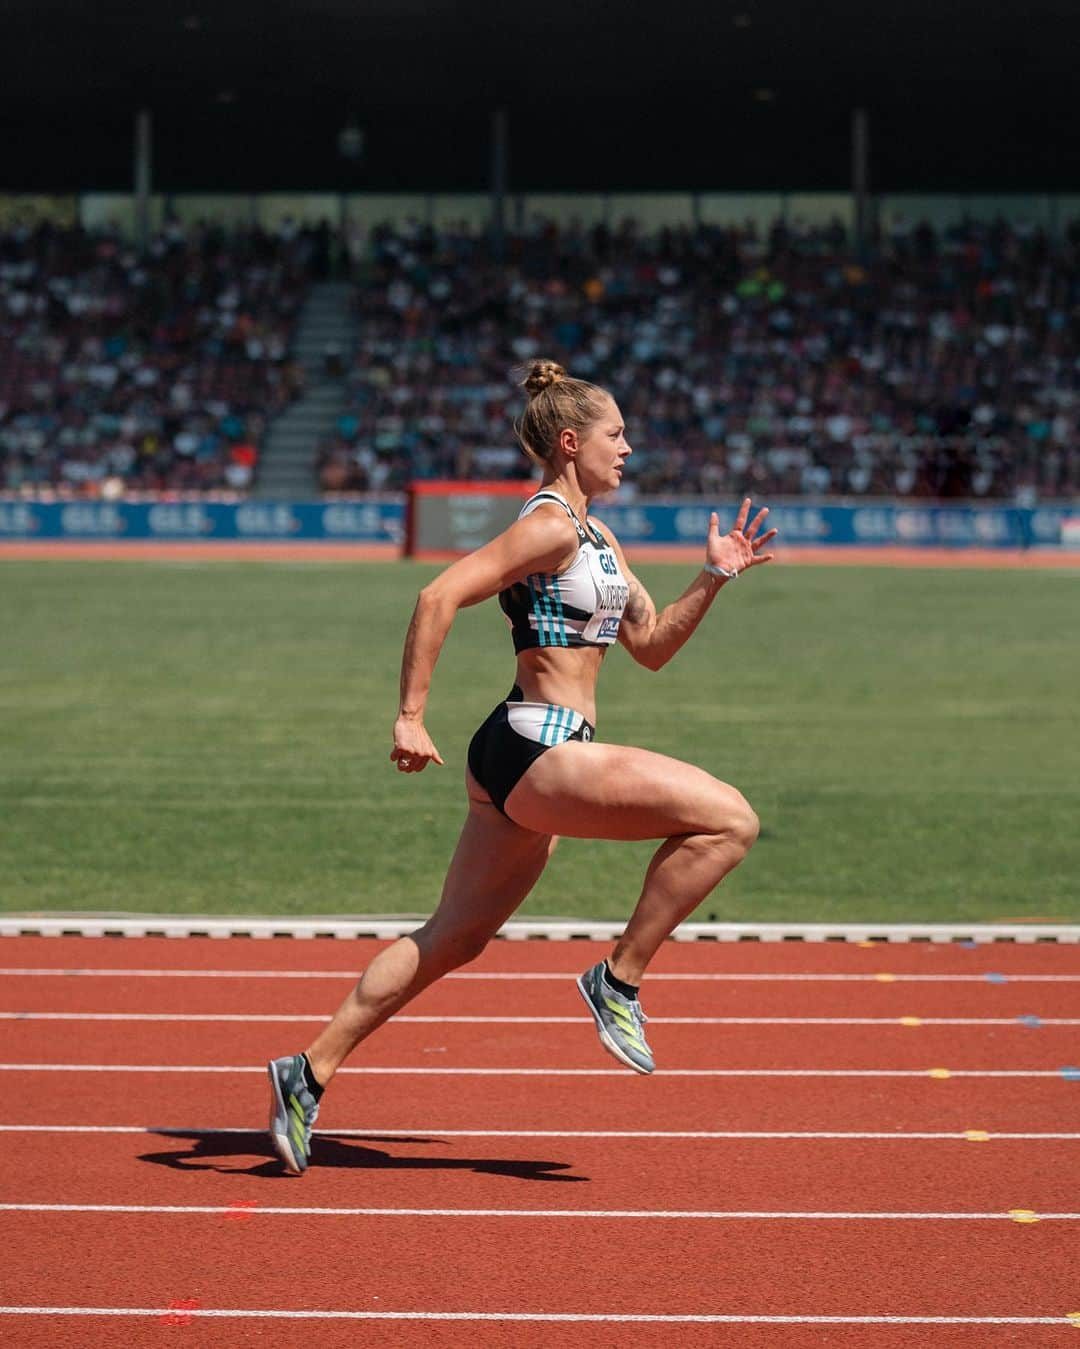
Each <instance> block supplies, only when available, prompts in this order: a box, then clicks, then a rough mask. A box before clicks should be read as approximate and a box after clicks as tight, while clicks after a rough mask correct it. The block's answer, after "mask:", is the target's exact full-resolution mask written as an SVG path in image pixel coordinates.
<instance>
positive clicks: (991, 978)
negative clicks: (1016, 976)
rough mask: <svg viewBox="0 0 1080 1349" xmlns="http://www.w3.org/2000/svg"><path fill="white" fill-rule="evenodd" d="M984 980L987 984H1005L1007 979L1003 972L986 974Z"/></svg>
mask: <svg viewBox="0 0 1080 1349" xmlns="http://www.w3.org/2000/svg"><path fill="white" fill-rule="evenodd" d="M986 982H987V983H988V984H1007V983H1008V982H1009V980H1008V978H1007V977H1006V976H1005V975H1004V974H997V973H994V974H988V975H987V976H986Z"/></svg>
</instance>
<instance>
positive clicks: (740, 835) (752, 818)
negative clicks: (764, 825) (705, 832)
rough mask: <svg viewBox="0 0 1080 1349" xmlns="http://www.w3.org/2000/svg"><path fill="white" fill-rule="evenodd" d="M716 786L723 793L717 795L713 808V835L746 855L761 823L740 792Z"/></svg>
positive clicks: (752, 844)
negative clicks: (720, 788) (721, 789)
mask: <svg viewBox="0 0 1080 1349" xmlns="http://www.w3.org/2000/svg"><path fill="white" fill-rule="evenodd" d="M717 785H718V786H722V787H723V791H722V792H719V793H718V794H717V800H716V802H715V804H714V808H713V821H712V822H713V833H714V834H715V835H716V837H717V839H718V840H723V842H724V844H725V845H726V846H728V847H730V846H731V845H732V844H734V845H735V846H736V847H738V848H739V849H740V851H741V852H742V853H743V854H746V853H748V852H749V851H750V849H751V848H752V847H753V846H754V843H755V841H756V839H757V836H758V834H759V832H760V830H761V822H760V820H759V819H758V817H757V814H756V812H755V811H754V809H753V807H752V806H751V805H750V802H749V801H747V799H746V797H745V796H743V794H742V792H738V791H736V790H735V788H734V787H728V786H727V785H726V784H717Z"/></svg>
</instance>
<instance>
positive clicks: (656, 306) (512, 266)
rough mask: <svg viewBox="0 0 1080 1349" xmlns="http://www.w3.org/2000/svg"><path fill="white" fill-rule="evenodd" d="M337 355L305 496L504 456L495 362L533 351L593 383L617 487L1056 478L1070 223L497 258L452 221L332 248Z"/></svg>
mask: <svg viewBox="0 0 1080 1349" xmlns="http://www.w3.org/2000/svg"><path fill="white" fill-rule="evenodd" d="M353 255H354V260H355V261H354V271H355V273H356V281H357V285H356V293H355V313H356V320H357V336H356V349H355V352H354V353H353V357H352V360H351V363H350V374H349V383H350V397H349V406H348V409H347V413H346V415H345V416H344V417H343V418H342V419H341V421H340V423H339V426H338V432H337V434H336V435H335V437H334V438H333V439H332V440H331V441H330V442H328V443H326V444H324V445H322V446H321V447H320V448H319V451H318V458H317V470H318V473H319V476H320V480H321V483H322V486H323V489H324V490H325V491H328V492H339V491H360V490H364V489H365V488H373V489H374V488H384V489H386V488H394V487H399V486H401V485H402V484H403V483H404V482H406V481H407V480H408V479H409V478H410V477H413V476H416V477H421V478H423V477H468V478H487V477H492V478H495V477H506V476H512V475H514V474H520V475H524V474H526V473H527V472H528V471H529V466H528V464H527V463H526V461H525V459H524V456H523V455H521V454H520V453H519V452H516V451H515V450H514V449H513V438H512V435H511V432H510V425H511V419H512V417H513V416H514V415H515V414H516V413H517V411H518V410H519V409H520V407H521V396H520V393H519V391H518V390H517V389H516V388H515V387H514V386H513V384H512V383H511V381H510V379H509V376H508V371H509V370H510V368H511V367H512V366H513V365H514V364H515V363H517V362H521V361H527V360H529V359H531V358H533V357H535V356H552V357H554V358H555V359H557V360H559V361H561V362H562V363H563V364H564V365H565V366H566V367H567V369H568V370H569V371H570V372H571V373H572V374H575V375H579V376H581V377H583V378H586V379H590V380H594V381H595V382H597V383H600V384H603V385H605V386H606V387H608V388H610V389H611V390H612V392H613V393H614V394H615V396H616V397H617V399H618V400H619V403H620V405H621V407H622V410H623V413H624V415H625V417H626V422H627V428H628V432H627V434H628V439H629V441H630V443H631V445H632V446H633V447H634V455H633V457H632V459H631V460H630V462H629V466H628V467H629V473H628V475H627V479H626V481H625V482H624V487H623V490H622V494H621V495H622V497H624V498H625V497H626V496H628V495H631V494H632V493H633V492H635V491H637V492H641V493H652V494H656V493H692V494H694V493H704V494H708V495H710V496H717V495H726V496H732V495H739V494H741V493H743V492H744V491H748V492H753V493H754V494H756V495H767V496H770V497H776V496H788V495H796V494H804V493H813V494H815V495H824V494H839V495H845V496H868V495H880V496H901V497H924V498H957V497H964V498H987V497H995V498H1017V499H1020V500H1034V499H1038V498H1046V497H1063V496H1065V497H1067V496H1071V495H1073V494H1075V493H1077V492H1078V491H1080V432H1078V418H1080V365H1078V360H1080V222H1075V223H1074V224H1073V225H1071V226H1070V227H1069V228H1068V229H1067V230H1066V232H1065V235H1064V237H1063V238H1061V239H1059V240H1055V241H1051V240H1050V239H1049V238H1048V237H1047V236H1046V235H1045V234H1043V233H1041V232H1038V231H1036V230H1023V229H1019V228H1012V227H1009V226H1008V225H1006V224H1005V223H1004V222H1001V221H998V222H996V223H993V224H977V223H974V222H968V223H966V224H964V225H962V226H957V227H955V228H952V229H949V230H947V231H945V232H943V233H935V231H934V230H932V229H931V228H930V227H929V226H928V225H925V224H920V225H915V226H909V225H907V224H904V223H902V222H900V223H896V224H895V225H894V226H893V227H892V228H891V229H890V230H889V231H887V232H883V233H881V234H880V235H879V236H878V237H876V238H875V239H874V240H873V241H872V243H871V245H870V246H869V247H868V248H867V249H865V250H864V251H863V253H862V255H861V256H856V254H855V251H854V250H853V248H852V244H851V241H850V239H849V238H848V237H847V235H846V234H845V231H844V229H843V227H842V226H841V225H839V224H833V225H832V226H829V227H827V228H815V229H809V228H798V227H795V226H788V225H785V224H783V223H777V224H776V225H775V226H774V228H773V229H772V230H771V232H770V233H769V234H768V236H767V237H760V236H759V235H758V234H757V233H756V232H755V230H754V229H753V228H749V227H748V228H746V229H726V228H725V229H720V228H706V227H702V228H699V229H695V230H690V229H685V230H665V231H663V232H661V233H660V234H658V235H655V236H652V237H645V236H643V235H641V234H640V233H639V232H638V230H637V229H636V228H635V227H634V225H633V223H632V222H627V223H625V224H624V225H622V226H620V227H619V228H617V229H615V230H614V231H612V230H608V229H606V228H604V227H598V228H595V229H591V230H585V229H582V228H575V227H569V228H565V229H559V228H556V227H555V226H554V225H553V224H551V223H547V222H542V221H541V222H536V224H535V225H534V226H533V227H531V228H529V229H526V230H524V231H522V232H521V233H518V234H514V235H512V236H511V237H509V238H508V239H507V241H506V245H505V251H504V259H505V260H504V261H502V262H499V261H496V258H495V255H494V253H493V251H492V249H491V248H490V247H489V245H488V243H487V241H486V239H485V238H484V237H483V236H480V235H477V234H476V233H474V232H471V231H470V230H469V229H467V228H466V227H464V226H463V227H461V228H460V229H457V230H445V231H442V232H438V233H437V232H435V231H433V230H431V229H428V228H425V227H422V226H415V227H411V228H406V229H402V230H399V231H395V230H392V229H389V228H382V229H378V230H375V231H373V232H372V234H371V236H370V238H369V239H368V240H367V244H366V248H365V249H360V248H356V247H354V249H353Z"/></svg>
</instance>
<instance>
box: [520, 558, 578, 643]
mask: <svg viewBox="0 0 1080 1349" xmlns="http://www.w3.org/2000/svg"><path fill="white" fill-rule="evenodd" d="M529 592H530V595H531V597H532V611H533V617H534V618H535V619H536V635H537V637H538V638H539V644H540V645H541V646H569V645H570V643H569V641H568V640H567V635H566V616H565V614H564V613H563V606H562V599H561V597H560V595H559V578H558V576H555V575H552V576H542V575H537V576H530V577H529Z"/></svg>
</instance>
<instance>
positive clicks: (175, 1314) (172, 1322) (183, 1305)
mask: <svg viewBox="0 0 1080 1349" xmlns="http://www.w3.org/2000/svg"><path fill="white" fill-rule="evenodd" d="M200 1305H201V1304H200V1303H199V1301H198V1300H197V1299H196V1298H193V1297H181V1298H176V1299H175V1300H174V1301H172V1302H170V1303H169V1310H168V1311H167V1312H165V1314H164V1315H163V1316H162V1318H161V1319H162V1321H163V1322H164V1324H165V1325H167V1326H189V1325H191V1322H192V1321H193V1320H194V1317H193V1316H192V1315H191V1313H192V1312H197V1311H198V1310H199V1307H200Z"/></svg>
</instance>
